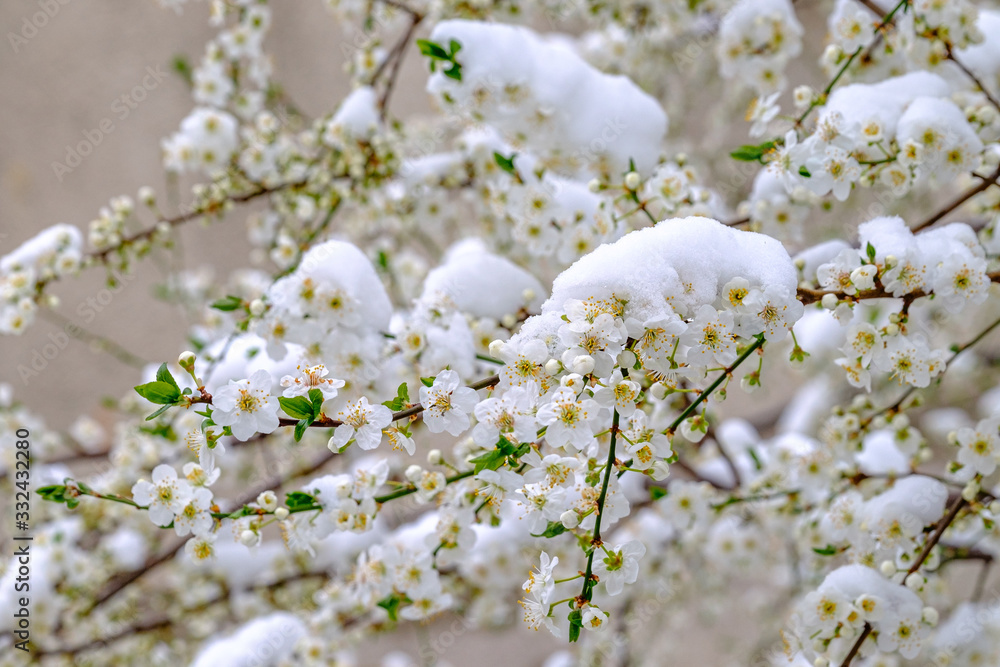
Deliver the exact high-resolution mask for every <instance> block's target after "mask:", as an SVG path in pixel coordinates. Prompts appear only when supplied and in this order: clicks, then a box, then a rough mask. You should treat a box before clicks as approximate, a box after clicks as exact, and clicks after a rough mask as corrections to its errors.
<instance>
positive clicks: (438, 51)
mask: <svg viewBox="0 0 1000 667" xmlns="http://www.w3.org/2000/svg"><path fill="white" fill-rule="evenodd" d="M417 48H418V49H420V53H421V55H425V56H427V57H428V58H433V59H435V60H448V61H450V60H451V55H449V53H448V52H447V51H445V50H444V48H442V46H441V45H440V44H437V43H435V42H432V41H430V40H429V39H418V40H417Z"/></svg>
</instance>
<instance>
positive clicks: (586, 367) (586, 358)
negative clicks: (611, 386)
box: [572, 354, 594, 375]
mask: <svg viewBox="0 0 1000 667" xmlns="http://www.w3.org/2000/svg"><path fill="white" fill-rule="evenodd" d="M572 369H573V372H574V373H579V374H580V375H590V374H591V373H593V372H594V358H593V357H592V356H590V355H589V354H580V355H577V356H576V357H575V358H574V359H573V366H572Z"/></svg>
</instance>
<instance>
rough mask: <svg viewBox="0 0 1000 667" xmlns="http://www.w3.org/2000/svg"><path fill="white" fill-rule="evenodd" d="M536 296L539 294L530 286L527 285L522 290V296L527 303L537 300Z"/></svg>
mask: <svg viewBox="0 0 1000 667" xmlns="http://www.w3.org/2000/svg"><path fill="white" fill-rule="evenodd" d="M536 296H538V295H537V294H535V290H533V289H531V288H530V287H526V288H525V289H524V291H523V292H521V298H522V299H524V302H525V303H531V302H532V301H534V300H535V297H536Z"/></svg>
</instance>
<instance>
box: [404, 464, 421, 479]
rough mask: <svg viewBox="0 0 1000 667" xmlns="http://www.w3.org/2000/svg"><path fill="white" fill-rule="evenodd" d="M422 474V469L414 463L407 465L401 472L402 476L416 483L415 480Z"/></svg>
mask: <svg viewBox="0 0 1000 667" xmlns="http://www.w3.org/2000/svg"><path fill="white" fill-rule="evenodd" d="M423 474H424V469H423V468H421V467H420V466H418V465H417V464H415V463H414V464H413V465H411V466H409V467H408V468H407V469H406V472H404V473H403V476H404V477H405V478H406V479H408V480H410V481H411V482H413V483H416V481H417V480H418V479H420V478H421V477H422V476H423Z"/></svg>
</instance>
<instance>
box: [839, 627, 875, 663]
mask: <svg viewBox="0 0 1000 667" xmlns="http://www.w3.org/2000/svg"><path fill="white" fill-rule="evenodd" d="M871 633H872V626H871V623H868V622H865V629H864V630H862V631H861V636H860V637H858V641H856V642H854V646H852V647H851V651H850V653H848V654H847V657H846V658H844V662H842V663H840V667H848V665H850V664H851V661H852V660H854V657H855V656H856V655H857V654H858V651H860V650H861V645H862V644H864V643H865V640H866V639H868V635H870V634H871Z"/></svg>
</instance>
